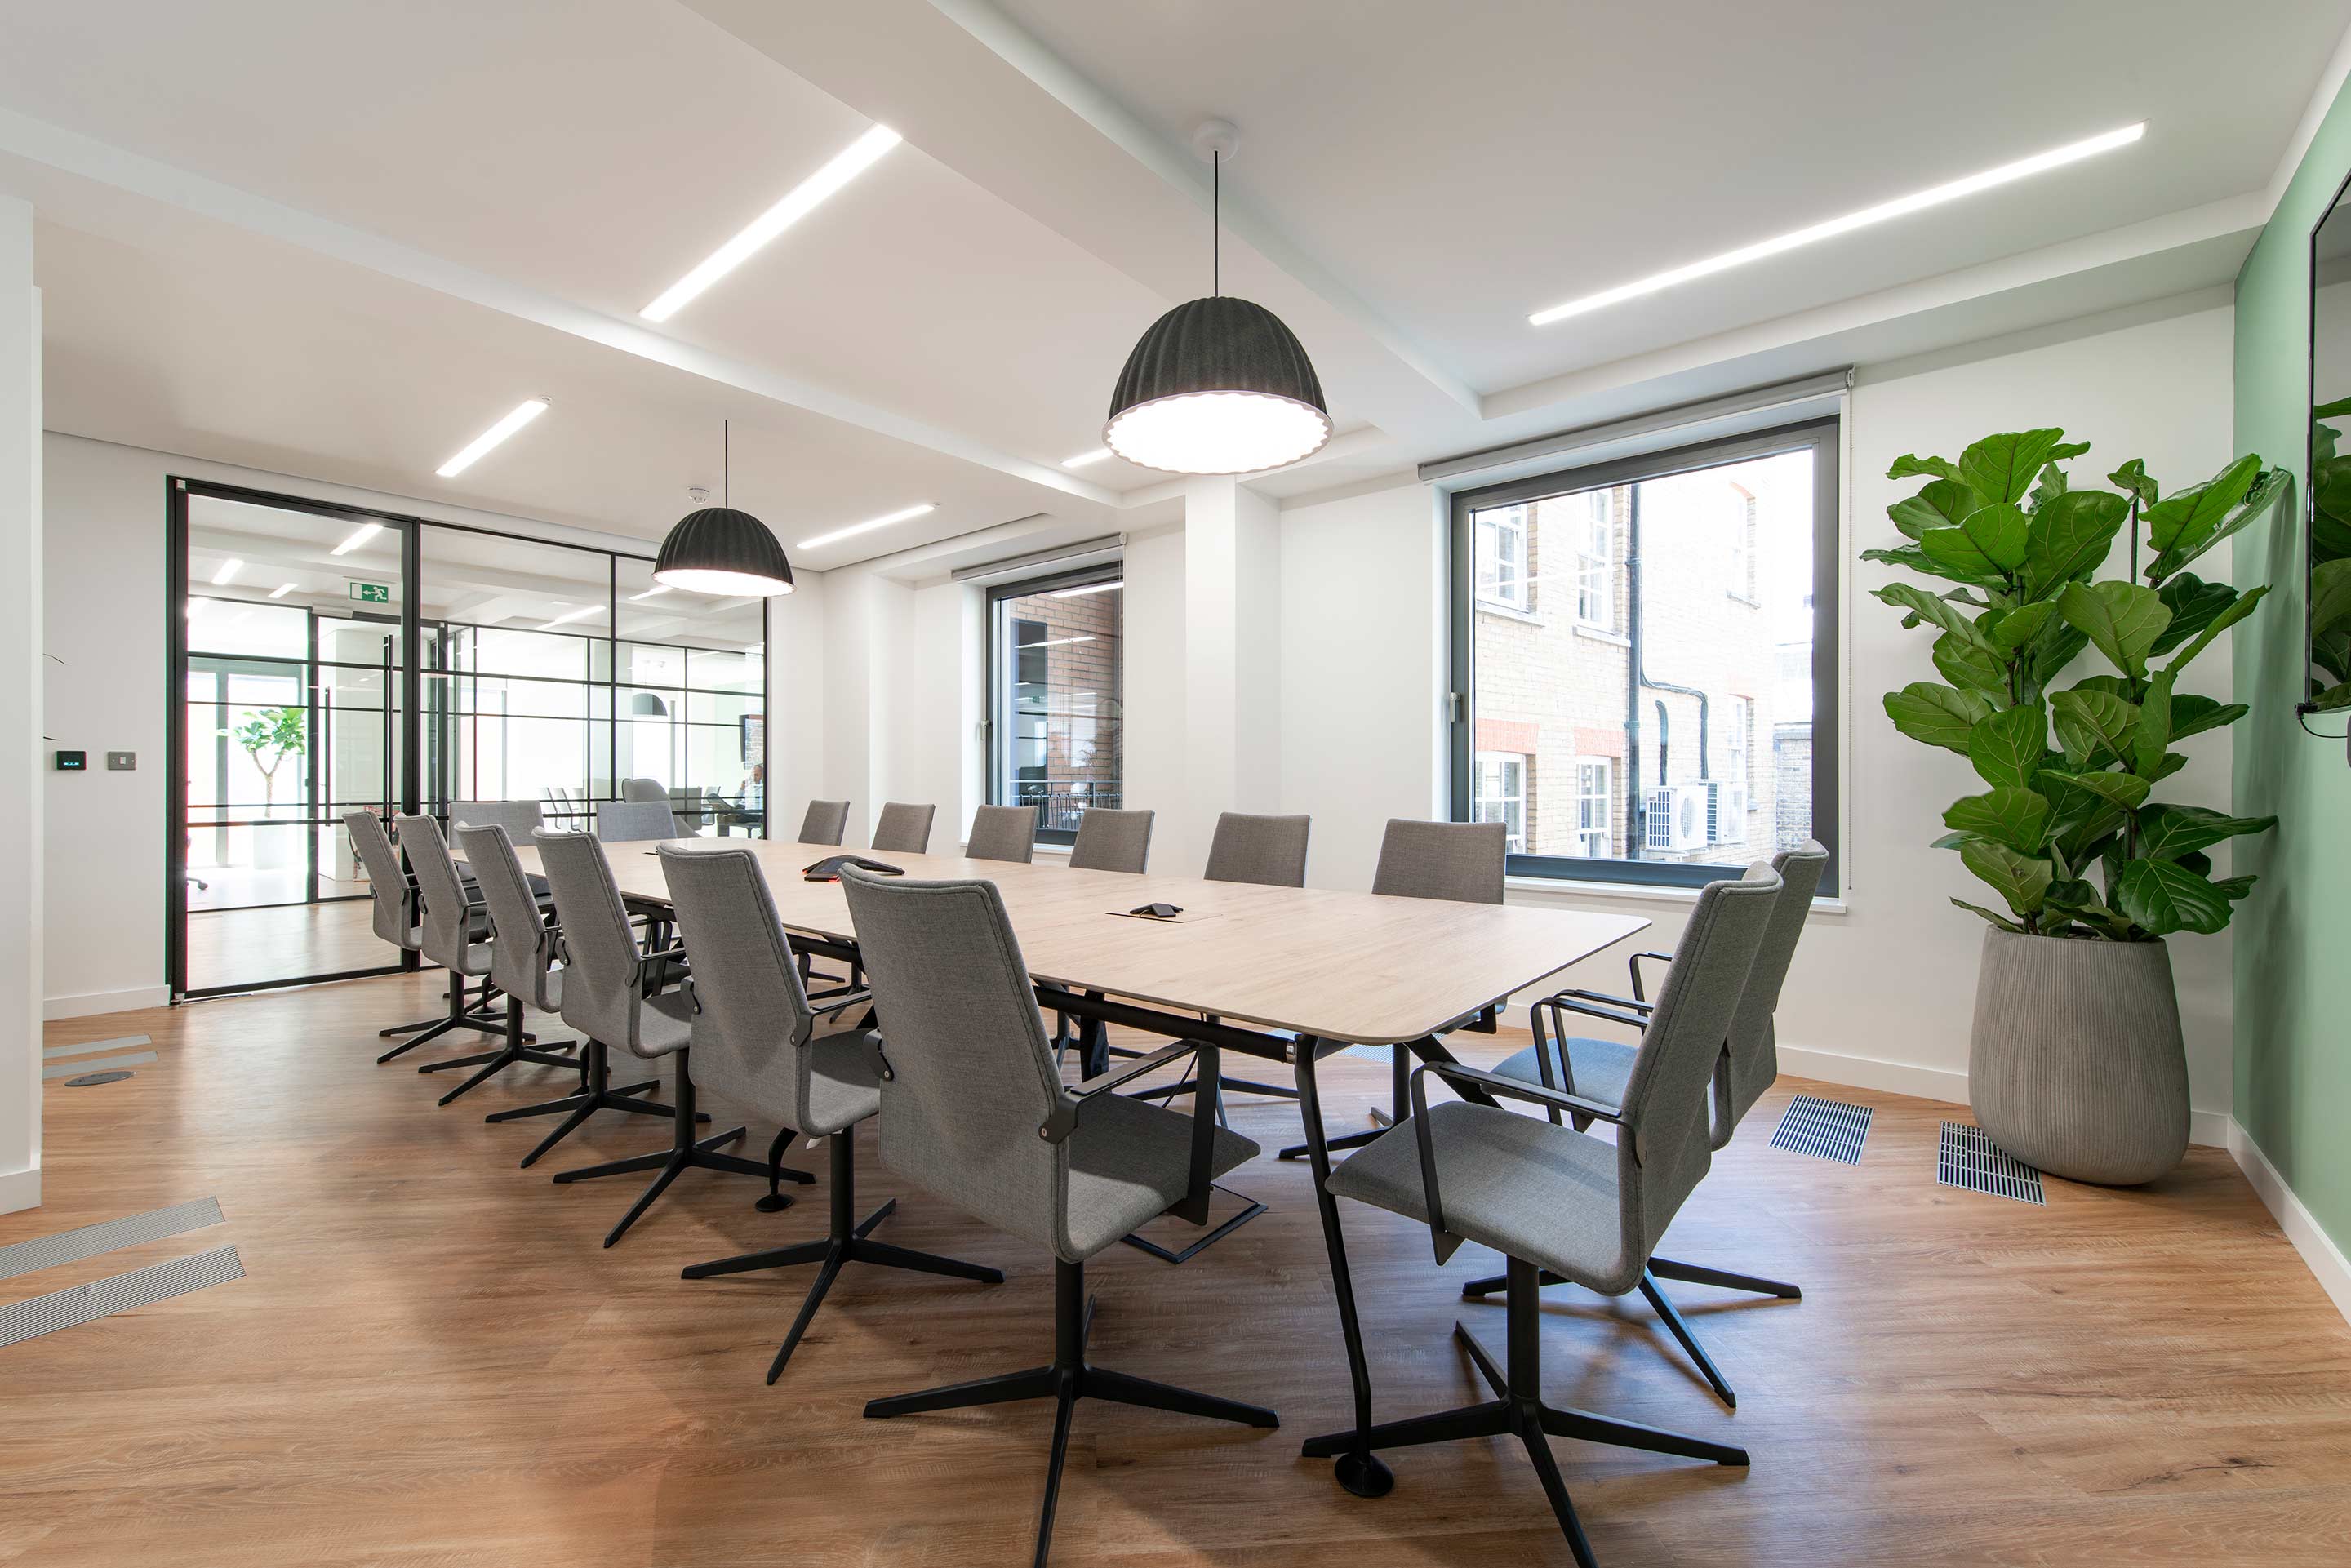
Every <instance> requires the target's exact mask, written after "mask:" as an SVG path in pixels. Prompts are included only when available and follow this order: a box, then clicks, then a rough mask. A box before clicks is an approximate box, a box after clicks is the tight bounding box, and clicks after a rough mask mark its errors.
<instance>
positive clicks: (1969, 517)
mask: <svg viewBox="0 0 2351 1568" xmlns="http://www.w3.org/2000/svg"><path fill="white" fill-rule="evenodd" d="M2088 450H2089V445H2088V444H2087V443H2086V442H2068V441H2066V440H2065V439H2064V431H2062V430H2055V429H2048V430H2027V431H2020V432H2014V433H2011V434H2000V435H1989V436H1986V437H1985V438H1984V439H1983V440H1981V441H1979V442H1977V443H1976V444H1973V445H1972V446H1970V447H1969V448H1968V449H1967V450H1966V451H1965V452H1962V453H1961V454H1960V455H1959V461H1958V462H1957V463H1953V462H1950V461H1949V460H1948V459H1945V458H1941V457H1917V456H1904V457H1902V458H1900V459H1898V460H1897V461H1896V463H1895V464H1894V465H1893V466H1892V467H1891V468H1890V469H1888V470H1887V474H1886V476H1887V477H1888V478H1893V479H1904V478H1923V479H1925V480H1927V481H1928V483H1927V484H1926V486H1924V487H1923V488H1922V489H1920V490H1919V491H1918V492H1917V494H1916V495H1913V496H1910V497H1906V498H1905V499H1903V500H1900V501H1897V502H1896V503H1895V504H1894V505H1893V506H1892V507H1888V508H1887V514H1888V516H1890V517H1892V518H1893V520H1894V526H1895V527H1896V528H1898V529H1899V530H1900V531H1901V532H1902V534H1903V535H1904V538H1905V541H1906V542H1904V543H1903V544H1901V545H1899V546H1896V547H1895V548H1893V549H1873V550H1865V551H1864V552H1863V559H1866V560H1876V561H1882V562H1885V563H1886V564H1888V565H1892V566H1897V567H1901V568H1904V569H1906V570H1910V571H1915V572H1917V573H1920V574H1922V575H1924V576H1927V577H1929V578H1934V579H1938V580H1942V581H1943V582H1945V583H1947V584H1951V585H1954V586H1948V587H1945V588H1943V589H1940V590H1930V589H1928V588H1925V587H1921V586H1919V585H1917V584H1916V583H1910V582H1895V583H1892V584H1889V585H1887V586H1886V587H1884V588H1880V589H1877V590H1876V591H1875V592H1876V597H1877V598H1878V599H1881V600H1883V601H1886V603H1888V604H1890V605H1893V606H1895V607H1896V609H1899V610H1901V611H1902V612H1904V613H1903V622H1902V623H1903V625H1905V626H1906V627H1915V626H1922V625H1923V626H1928V627H1931V628H1932V629H1933V631H1934V632H1935V634H1936V635H1935V643H1934V661H1935V668H1936V670H1937V671H1938V673H1939V674H1941V675H1942V677H1943V678H1942V680H1941V681H1917V682H1914V683H1912V684H1911V685H1907V686H1905V687H1903V688H1902V689H1901V690H1900V691H1898V692H1889V693H1887V694H1886V698H1885V703H1886V716H1888V717H1889V718H1891V719H1892V720H1893V721H1894V725H1895V727H1896V728H1897V729H1899V730H1900V731H1901V732H1902V733H1903V734H1905V735H1907V736H1908V737H1911V738H1912V739H1914V740H1919V741H1923V742H1925V743H1926V744H1928V745H1929V746H1939V747H1945V748H1947V749H1949V750H1951V751H1955V752H1958V753H1959V755H1960V756H1962V757H1965V758H1967V759H1968V761H1969V762H1970V764H1971V765H1972V766H1973V767H1974V768H1975V771H1976V775H1977V777H1978V779H1980V780H1981V782H1982V784H1983V785H1984V789H1982V790H1981V791H1980V792H1979V793H1976V794H1971V795H1969V796H1967V797H1965V798H1964V799H1962V800H1958V801H1956V802H1954V803H1953V804H1952V805H1951V807H1950V808H1949V810H1946V811H1945V812H1944V813H1943V823H1944V826H1945V827H1947V828H1948V829H1949V830H1950V831H1949V832H1948V833H1947V834H1946V835H1945V836H1944V837H1943V838H1941V839H1939V840H1938V841H1937V843H1938V846H1940V847H1944V848H1949V849H1951V850H1954V851H1956V852H1958V853H1959V859H1960V861H1961V862H1962V863H1963V864H1965V865H1966V867H1967V868H1968V870H1969V871H1970V872H1971V873H1974V874H1975V875H1976V876H1978V877H1979V878H1980V879H1982V881H1983V882H1984V883H1987V884H1988V885H1989V886H1990V887H1991V892H1992V894H1993V895H1994V897H1995V898H1996V900H1997V903H1998V904H1999V905H2000V906H2001V907H1998V908H1993V907H1986V906H1985V905H1983V904H1975V903H1971V902H1969V901H1967V900H1963V899H1954V900H1952V902H1953V903H1954V904H1959V907H1961V908H1963V909H1967V910H1970V911H1971V912H1973V913H1974V914H1976V915H1981V916H1982V917H1983V918H1984V920H1985V921H1987V922H1988V923H1989V925H1990V929H1988V930H1987V931H1986V932H1985V933H1984V951H1983V967H1982V969H1981V972H1980V975H1979V977H1978V978H1977V982H1976V1012H1975V1025H1974V1032H1973V1036H1972V1038H1971V1040H1970V1050H1969V1061H1968V1092H1969V1098H1970V1102H1971V1103H1972V1104H1973V1106H1974V1109H1975V1113H1976V1119H1977V1121H1978V1122H1980V1124H1982V1126H1983V1128H1984V1131H1985V1132H1986V1133H1987V1134H1990V1135H1991V1139H1992V1141H1993V1142H1994V1143H1996V1144H1998V1145H2000V1146H2001V1148H2002V1149H2004V1150H2006V1151H2007V1152H2008V1153H2009V1154H2011V1155H2014V1156H2016V1157H2017V1158H2018V1159H2021V1160H2023V1161H2025V1162H2026V1163H2027V1164H2030V1165H2032V1166H2036V1167H2038V1168H2039V1169H2041V1170H2043V1171H2047V1172H2050V1173H2053V1174H2054V1175H2057V1176H2069V1177H2072V1178H2074V1179H2075V1180H2080V1181H2091V1182H2103V1183H2107V1184H2113V1185H2127V1184H2134V1183H2138V1182H2145V1181H2151V1180H2153V1179H2154V1178H2156V1177H2157V1176H2162V1175H2163V1174H2165V1173H2166V1172H2168V1171H2169V1170H2170V1169H2171V1168H2172V1167H2173V1166H2176V1165H2178V1164H2179V1158H2180V1155H2182V1154H2183V1153H2185V1152H2186V1149H2187V1146H2188V1124H2189V1114H2188V1113H2189V1106H2188V1063H2187V1055H2186V1051H2185V1049H2184V1046H2183V1043H2182V1040H2181V1037H2180V1030H2179V998H2178V995H2177V993H2176V991H2175V989H2174V987H2173V981H2172V976H2171V959H2170V955H2169V953H2168V950H2167V949H2166V947H2165V946H2164V939H2165V938H2166V937H2168V936H2171V935H2173V934H2174V933H2177V932H2182V931H2188V932H2214V931H2219V930H2220V929H2221V928H2222V927H2223V926H2225V925H2227V924H2228V923H2229V917H2230V915H2231V911H2232V906H2233V905H2234V904H2236V902H2237V901H2238V900H2240V899H2242V898H2243V897H2245V896H2246V894H2248V893H2249V892H2250V891H2251V889H2252V883H2253V879H2252V877H2250V876H2235V877H2225V878H2215V877H2214V876H2213V875H2212V870H2213V866H2212V862H2211V859H2210V855H2208V854H2207V853H2206V852H2207V851H2208V850H2210V849H2211V848H2212V846H2214V845H2215V844H2218V843H2220V842H2221V841H2224V840H2227V839H2230V838H2232V837H2235V836H2237V835H2239V834H2242V833H2259V832H2265V831H2268V830H2269V829H2270V828H2272V827H2273V826H2275V824H2276V821H2277V819H2276V818H2274V817H2237V816H2231V815H2230V814H2228V813H2226V812H2223V811H2216V810H2210V808H2207V807H2203V806H2196V805H2189V804H2185V803H2181V802H2178V801H2173V800H2162V799H2158V792H2159V791H2161V789H2162V786H2163V784H2164V781H2165V780H2166V779H2169V778H2170V777H2171V776H2172V775H2173V774H2175V773H2177V772H2178V771H2179V769H2180V768H2183V767H2185V766H2187V763H2188V758H2187V757H2186V755H2184V754H2183V753H2181V752H2179V751H2175V750H2173V749H2172V747H2173V745H2174V744H2175V743H2176V742H2179V741H2182V740H2185V739H2187V738H2188V737H2192V736H2197V735H2201V734H2204V733H2206V732H2209V731H2216V730H2220V729H2222V728H2225V727H2227V726H2229V725H2231V724H2233V723H2235V722H2236V721H2237V720H2238V719H2239V718H2241V717H2242V716H2244V714H2245V712H2246V708H2245V706H2244V705H2243V704H2241V703H2221V702H2219V701H2216V700H2214V699H2213V698H2210V697H2205V696H2199V695H2193V694H2190V693H2186V692H2181V691H2179V689H2178V688H2179V677H2180V674H2181V672H2182V671H2183V670H2184V669H2186V667H2187V666H2188V664H2189V663H2190V662H2191V661H2193V660H2194V659H2195V658H2196V656H2197V655H2198V654H2199V653H2202V652H2203V651H2204V650H2205V649H2206V648H2208V647H2210V646H2211V644H2212V643H2213V642H2214V641H2215V640H2216V639H2218V638H2219V637H2220V635H2221V634H2222V633H2224V632H2227V631H2228V630H2229V628H2230V627H2231V626H2233V625H2235V624H2236V623H2237V622H2240V621H2241V620H2243V619H2244V618H2245V617H2246V616H2247V615H2249V614H2251V613H2252V611H2253V609H2254V608H2255V606H2257V605H2258V604H2259V603H2260V602H2261V600H2262V596H2263V595H2264V594H2265V593H2267V592H2268V590H2267V588H2266V587H2261V588H2254V589H2251V590H2248V591H2245V592H2242V593H2240V592H2239V591H2237V590H2236V589H2234V588H2232V587H2231V586H2229V585H2228V584H2227V583H2224V582H2207V581H2205V580H2202V579H2200V578H2199V577H2197V576H2196V575H2195V574H2194V573H2192V572H2189V571H2188V570H2185V569H2186V568H2187V567H2188V565H2189V563H2190V562H2192V561H2194V560H2195V559H2197V558H2199V556H2201V555H2203V554H2204V553H2205V552H2206V551H2207V550H2209V549H2211V548H2212V547H2213V546H2215V545H2217V544H2219V543H2220V541H2221V540H2223V539H2225V538H2228V537H2229V536H2230V535H2231V534H2233V533H2235V532H2236V531H2237V530H2238V529H2239V528H2242V527H2244V525H2245V524H2246V523H2247V522H2249V521H2251V520H2252V518H2253V517H2257V516H2259V515H2260V514H2261V513H2262V511H2263V510H2264V509H2266V508H2267V507H2271V506H2272V505H2273V504H2274V503H2275V501H2276V500H2277V498H2278V497H2280V496H2281V495H2282V494H2283V493H2284V491H2285V489H2286V487H2287V483H2288V481H2287V478H2286V476H2285V475H2284V474H2283V471H2281V470H2278V469H2274V468H2264V467H2263V466H2262V461H2261V459H2260V458H2259V457H2254V456H2246V457H2241V458H2239V459H2238V460H2237V461H2236V462H2234V463H2232V464H2231V465H2229V466H2228V467H2226V468H2224V469H2222V470H2221V471H2220V474H2219V475H2217V476H2214V477H2213V478H2211V479H2210V480H2207V481H2206V482H2204V483H2203V484H2200V485H2194V486H2189V487H2188V488H2186V489H2183V490H2179V491H2175V492H2174V493H2172V494H2171V495H2169V496H2162V495H2160V494H2159V493H2158V487H2157V485H2156V482H2155V480H2154V479H2153V478H2151V477H2150V476H2148V475H2147V465H2146V464H2145V463H2144V462H2142V461H2140V460H2138V459H2136V458H2134V459H2133V460H2131V461H2130V462H2128V463H2126V464H2124V465H2122V466H2121V467H2119V468H2117V469H2116V470H2115V471H2114V472H2112V473H2111V474H2109V475H2108V476H2106V477H2107V482H2108V483H2109V484H2111V485H2113V486H2115V489H2113V490H2100V489H2074V488H2073V487H2072V486H2071V485H2070V483H2069V482H2068V479H2067V476H2066V473H2065V470H2064V466H2063V465H2064V464H2066V463H2068V462H2070V461H2071V460H2072V459H2074V458H2076V457H2079V456H2080V455H2083V454H2084V453H2085V452H2087V451H2088ZM2117 534H2126V536H2127V538H2128V539H2129V544H2130V561H2129V568H2130V574H2129V576H2128V577H2127V578H2126V579H2124V580H2105V581H2098V580H2095V577H2096V574H2097V572H2098V570H2099V569H2100V568H2101V567H2102V566H2104V565H2105V561H2106V558H2107V556H2108V554H2109V553H2110V552H2111V550H2112V548H2113V545H2114V542H2115V539H2116V535H2117ZM2142 535H2143V536H2144V544H2145V550H2146V560H2145V565H2144V567H2143V568H2142V565H2141V545H2142ZM2091 649H2095V650H2096V653H2097V654H2098V656H2099V658H2100V659H2101V660H2102V661H2103V662H2104V664H2105V665H2106V666H2107V668H2106V670H2105V671H2102V672H2100V673H2098V674H2090V675H2085V676H2083V677H2082V678H2080V679H2077V680H2072V681H2071V682H2070V684H2065V685H2061V682H2064V681H2066V680H2067V678H2068V673H2069V670H2070V668H2071V666H2072V665H2073V664H2074V661H2075V659H2076V658H2077V657H2078V656H2079V655H2081V654H2082V653H2085V651H2087V650H2091ZM2003 911H2004V912H2003Z"/></svg>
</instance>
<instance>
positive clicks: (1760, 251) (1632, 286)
mask: <svg viewBox="0 0 2351 1568" xmlns="http://www.w3.org/2000/svg"><path fill="white" fill-rule="evenodd" d="M2146 133H2147V122H2146V121H2145V120H2141V121H2140V122H2139V123H2138V124H2137V125H2126V126H2124V127H2123V128H2122V129H2121V130H2119V131H2107V132H2106V133H2105V135H2103V136H2093V137H2091V138H2089V139H2088V140H2087V141H2071V142H2068V143H2066V144H2065V145H2064V146H2063V147H2053V148H2051V149H2050V150H2049V151H2048V152H2036V153H2034V154H2033V155H2032V157H2030V158H2021V159H2019V160H2017V161H2016V162H2013V163H2003V164H2001V166H2000V167H1999V168H1997V169H1987V170H1985V171H1984V172H1982V173H1980V174H1970V175H1969V176H1968V177H1967V178H1966V179H1964V180H1954V181H1952V182H1951V183H1949V184H1947V185H1937V186H1935V187H1933V188H1932V189H1930V190H1925V191H1918V192H1915V193H1912V194H1910V195H1907V196H1896V198H1895V199H1894V200H1892V201H1890V202H1880V203H1879V204H1877V205H1876V206H1874V207H1864V208H1863V209H1862V210H1861V211H1859V212H1857V213H1847V214H1845V215H1844V216H1843V217H1841V218H1831V219H1829V221H1828V222H1826V223H1823V224H1814V225H1813V226H1812V227H1810V228H1802V229H1797V230H1796V231H1794V232H1793V233H1792V234H1784V235H1780V236H1779V237H1778V238H1777V239H1767V240H1764V241H1762V242H1761V243H1760V244H1757V245H1750V246H1741V247H1740V249H1738V250H1727V251H1725V252H1723V253H1722V254H1721V255H1720V256H1708V258H1707V259H1706V260H1704V261H1694V262H1692V263H1690V264H1689V265H1688V266H1687V267H1675V268H1674V269H1673V270H1672V271H1670V272H1660V273H1658V274H1656V276H1655V277H1644V278H1640V279H1638V280H1636V281H1635V282H1632V283H1626V284H1622V285H1620V286H1618V287H1614V288H1609V289H1604V290H1602V291H1601V292H1600V293H1598V294H1588V295H1585V296H1584V297H1583V298H1581V299H1571V300H1569V301H1568V302H1567V303H1566V304H1564V305H1554V306H1552V308H1550V309H1548V310H1538V311H1536V312H1535V313H1534V314H1533V315H1531V316H1530V317H1528V318H1527V321H1528V323H1529V324H1530V325H1531V326H1536V327H1548V326H1550V325H1551V324H1552V322H1554V321H1564V320H1566V319H1568V318H1569V317H1571V316H1582V315H1584V314H1586V313H1587V312H1589V311H1593V310H1600V309H1604V308H1607V307H1608V306H1611V305H1621V304H1623V303H1624V302H1625V300H1627V299H1638V298H1641V297H1642V296H1643V295H1646V294H1655V293H1657V292H1658V291H1659V290H1661V289H1667V288H1671V287H1675V286H1676V285H1677V284H1682V283H1687V282H1690V281H1691V280H1692V279H1694V278H1699V277H1710V276H1712V275H1713V274H1715V273H1718V272H1727V271H1729V269H1730V268H1732V267H1744V266H1746V265H1747V264H1748V263H1749V262H1750V261H1761V260H1762V259H1764V258H1765V257H1766V256H1778V255H1780V254H1781V253H1782V252H1783V251H1791V250H1795V249H1797V248H1798V247H1800V246H1808V245H1813V244H1816V243H1817V242H1819V241H1821V240H1824V239H1834V238H1835V237H1836V236H1837V235H1843V234H1851V233H1852V232H1853V231H1854V230H1855V229H1863V228H1867V227H1869V226H1870V225H1872V224H1882V223H1885V222H1886V220H1888V219H1889V218H1899V217H1907V215H1909V214H1912V213H1916V212H1923V211H1925V210H1926V209H1927V208H1928V207H1938V206H1941V205H1942V204H1944V203H1946V202H1956V201H1958V200H1959V198H1960V197H1962V196H1972V195H1974V194H1975V193H1978V192H1979V191H1989V190H1991V189H1992V188H1993V187H1994V186H1997V185H2005V184H2008V183H2011V182H2012V181H2016V180H2022V179H2026V178H2029V177H2030V176H2032V175H2034V174H2040V173H2044V172H2047V171H2049V170H2051V169H2058V168H2063V167H2064V165H2066V164H2068V163H2076V162H2081V160H2083V159H2085V158H2095V157H2096V156H2097V155H2098V154H2099V153H2101V152H2112V151H2114V150H2115V149H2116V148H2117V147H2127V146H2129V145H2130V144H2131V143H2132V142H2134V141H2137V140H2138V139H2139V138H2140V137H2141V136H2143V135H2145V134H2146Z"/></svg>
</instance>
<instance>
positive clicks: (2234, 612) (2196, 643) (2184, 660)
mask: <svg viewBox="0 0 2351 1568" xmlns="http://www.w3.org/2000/svg"><path fill="white" fill-rule="evenodd" d="M2269 591H2270V585H2269V584H2268V583H2266V582H2264V583H2262V584H2260V585H2259V586H2257V587H2253V588H2249V589H2247V590H2245V591H2244V592H2242V593H2241V594H2239V595H2237V601H2236V602H2235V603H2234V604H2231V605H2230V606H2229V608H2227V609H2226V610H2223V611H2222V612H2220V614H2218V615H2215V616H2214V617H2212V619H2211V620H2210V622H2207V623H2206V625H2205V627H2204V630H2202V631H2201V632H2197V633H2196V635H2195V636H2193V637H2191V638H2189V642H2188V645H2187V646H2186V647H2184V648H2182V649H2180V650H2179V654H2178V656H2177V657H2175V658H2174V659H2173V660H2172V661H2171V663H2169V664H2166V665H2165V666H2164V668H2165V669H2167V670H2175V671H2177V670H2184V669H2186V668H2187V667H2188V661H2189V660H2190V659H2192V658H2194V657H2195V656H2196V655H2197V654H2199V653H2202V652H2203V651H2204V650H2205V649H2207V648H2209V647H2210V646H2211V645H2212V640H2213V639H2214V638H2216V637H2218V636H2220V633H2221V632H2226V631H2227V630H2228V629H2229V628H2230V627H2231V626H2234V625H2235V624H2236V623H2237V622H2240V621H2242V620H2243V619H2244V618H2245V617H2246V616H2248V615H2251V614H2252V612H2253V606H2254V605H2256V604H2259V603H2260V602H2261V601H2262V597H2263V596H2264V595H2265V594H2267V593H2268V592H2269Z"/></svg>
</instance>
